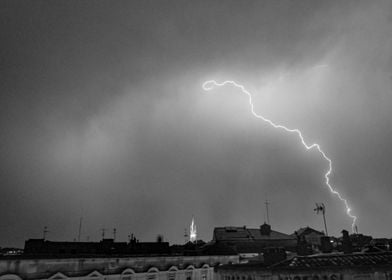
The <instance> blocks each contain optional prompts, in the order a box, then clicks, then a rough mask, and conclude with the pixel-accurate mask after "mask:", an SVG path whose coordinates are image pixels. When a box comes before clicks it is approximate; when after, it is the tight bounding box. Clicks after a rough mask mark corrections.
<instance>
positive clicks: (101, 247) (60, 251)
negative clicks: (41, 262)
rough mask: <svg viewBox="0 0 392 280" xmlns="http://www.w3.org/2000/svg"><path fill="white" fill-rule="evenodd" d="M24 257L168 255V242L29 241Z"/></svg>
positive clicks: (110, 240) (109, 240) (108, 240)
mask: <svg viewBox="0 0 392 280" xmlns="http://www.w3.org/2000/svg"><path fill="white" fill-rule="evenodd" d="M24 254H25V255H41V256H42V255H46V256H67V255H145V254H147V255H168V254H170V246H169V243H168V242H137V241H136V240H132V241H131V242H129V243H127V242H114V240H113V239H103V240H101V241H100V242H54V241H48V240H44V239H29V240H27V241H26V242H25V248H24Z"/></svg>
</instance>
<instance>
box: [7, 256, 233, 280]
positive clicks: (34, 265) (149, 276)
mask: <svg viewBox="0 0 392 280" xmlns="http://www.w3.org/2000/svg"><path fill="white" fill-rule="evenodd" d="M230 263H232V264H234V263H238V256H235V255H231V256H156V257H154V256H144V257H109V258H108V257H106V258H105V257H90V258H50V259H44V258H38V259H37V258H31V259H28V258H6V259H0V280H35V279H42V280H214V267H216V266H219V265H222V264H230Z"/></svg>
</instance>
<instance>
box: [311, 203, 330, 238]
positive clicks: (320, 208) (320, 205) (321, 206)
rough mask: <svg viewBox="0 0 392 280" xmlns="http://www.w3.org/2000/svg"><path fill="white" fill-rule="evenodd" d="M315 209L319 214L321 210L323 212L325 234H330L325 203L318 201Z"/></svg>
mask: <svg viewBox="0 0 392 280" xmlns="http://www.w3.org/2000/svg"><path fill="white" fill-rule="evenodd" d="M314 211H316V213H317V214H319V213H320V212H321V213H322V214H323V220H324V228H325V234H326V235H327V236H328V230H327V222H326V220H325V205H324V203H316V208H315V209H314Z"/></svg>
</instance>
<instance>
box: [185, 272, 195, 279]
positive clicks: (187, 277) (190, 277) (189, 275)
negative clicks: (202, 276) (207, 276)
mask: <svg viewBox="0 0 392 280" xmlns="http://www.w3.org/2000/svg"><path fill="white" fill-rule="evenodd" d="M192 275H193V271H192V270H191V271H189V270H188V271H187V272H185V279H186V280H192Z"/></svg>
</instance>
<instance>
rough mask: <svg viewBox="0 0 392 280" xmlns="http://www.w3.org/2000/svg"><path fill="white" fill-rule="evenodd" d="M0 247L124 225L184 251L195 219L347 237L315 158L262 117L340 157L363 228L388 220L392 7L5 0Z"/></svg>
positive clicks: (124, 231)
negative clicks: (320, 211)
mask: <svg viewBox="0 0 392 280" xmlns="http://www.w3.org/2000/svg"><path fill="white" fill-rule="evenodd" d="M2 6H3V7H2V9H1V12H0V13H1V17H0V18H1V22H2V24H1V25H0V28H1V30H0V34H1V35H0V36H1V42H2V45H1V47H0V51H1V64H0V67H1V68H0V71H1V84H0V89H1V103H0V104H1V105H0V106H1V107H0V108H1V111H0V117H1V119H0V124H1V129H2V135H1V137H0V156H1V159H0V160H1V162H0V172H1V176H0V183H1V187H2V196H1V204H0V213H2V214H1V220H2V224H3V226H2V231H1V233H0V234H1V235H0V241H1V242H2V243H1V244H3V245H6V244H10V245H11V244H17V245H20V244H21V243H22V241H23V240H24V239H26V238H29V237H39V236H40V232H41V229H42V228H43V226H48V227H49V228H50V230H51V233H50V235H49V237H50V238H51V239H64V240H71V239H73V238H74V237H75V236H76V234H77V227H78V220H79V216H80V215H83V217H84V230H83V236H84V238H86V236H90V238H91V239H98V238H99V236H100V235H99V228H101V227H106V228H110V227H117V228H118V232H119V234H118V236H119V238H121V239H125V238H126V236H127V235H128V233H129V232H131V231H132V232H135V233H136V234H137V235H138V236H139V237H140V238H142V239H152V238H154V236H155V235H156V234H159V233H161V234H164V235H165V236H166V237H168V238H169V240H170V241H173V242H181V241H182V234H183V228H184V227H187V226H188V224H189V222H190V219H191V217H192V215H195V216H196V222H197V224H198V229H199V231H200V235H201V237H202V238H204V239H207V240H209V239H210V238H211V234H212V229H213V227H214V226H217V225H230V224H233V225H242V224H248V225H254V226H257V225H259V224H260V223H262V222H263V221H264V215H265V214H264V210H263V209H264V206H263V202H264V200H265V199H266V198H267V197H268V199H269V200H270V201H271V211H272V218H271V220H272V223H273V227H275V228H278V229H281V230H284V231H287V232H292V231H294V230H295V229H297V228H298V227H300V226H304V225H310V226H314V227H316V228H320V226H321V223H320V222H321V221H320V219H319V217H317V216H315V215H314V213H313V212H312V208H313V203H314V202H315V201H323V202H325V203H326V204H327V205H328V206H327V207H328V219H329V220H328V222H329V226H330V228H331V231H332V232H333V233H334V234H337V233H338V232H339V231H340V230H341V229H342V228H347V229H348V228H349V227H350V219H348V218H347V217H346V216H345V215H344V214H343V213H344V207H343V204H342V203H341V202H340V201H339V200H338V199H337V198H336V197H334V196H331V195H330V194H329V192H328V190H327V189H326V187H325V186H324V185H323V183H324V182H323V176H324V172H325V171H326V169H327V166H326V163H325V162H324V161H323V160H322V158H321V157H320V155H319V154H317V153H316V152H305V151H304V149H303V147H302V146H301V145H300V143H299V141H298V139H297V138H296V137H295V136H294V135H288V134H285V133H282V132H279V131H276V130H275V129H273V128H271V127H269V126H268V125H265V124H264V123H261V122H260V121H257V120H255V119H254V118H253V117H252V116H251V114H250V112H249V107H248V104H247V100H246V98H245V97H244V96H241V95H240V94H239V92H238V91H236V90H233V89H230V88H225V89H219V90H217V91H215V92H213V93H209V94H205V93H204V92H203V91H202V90H201V83H202V82H203V81H204V80H205V79H210V78H215V79H235V80H237V81H240V82H242V83H244V84H246V86H247V88H248V89H249V90H251V91H252V93H254V94H255V98H254V100H255V103H256V109H257V111H258V112H260V113H262V114H263V115H266V116H268V117H270V118H271V119H273V120H275V121H276V122H278V123H283V124H287V125H288V126H290V127H299V128H301V129H303V132H304V135H305V137H306V138H307V139H308V140H309V142H312V141H317V142H318V143H320V144H321V145H322V147H323V148H324V149H325V150H326V151H327V154H328V155H329V156H330V157H331V158H332V159H333V161H334V166H335V172H334V173H333V177H332V182H333V183H334V185H336V187H337V189H339V190H340V191H341V192H342V193H343V194H344V196H345V197H347V198H348V199H349V201H350V205H352V208H353V211H354V212H355V214H358V216H359V228H360V230H363V231H364V232H365V233H366V232H369V233H372V234H376V235H385V234H388V233H389V231H390V227H389V226H388V225H387V224H386V223H385V220H384V219H379V218H376V217H379V216H382V217H387V216H388V215H390V212H391V207H390V203H389V201H388V197H390V186H389V182H390V181H391V179H392V178H391V175H390V170H389V169H390V168H389V165H390V164H389V162H390V158H391V149H390V146H389V143H390V142H391V138H392V133H391V132H392V127H391V121H390V120H391V113H390V109H389V107H390V105H391V101H392V100H391V98H392V97H391V79H390V77H391V67H392V65H391V46H392V44H391V39H390V38H392V36H391V35H392V34H391V30H392V28H391V6H390V3H388V1H384V2H383V1H376V2H372V3H370V2H367V1H362V2H360V1H345V2H344V3H342V2H341V1H300V2H294V1H248V2H246V4H245V3H241V2H237V1H214V2H213V3H211V2H210V1H197V2H194V1H193V2H192V1H176V2H173V1H161V2H152V1H151V2H149V1H132V2H120V1H119V2H112V1H106V2H105V1H99V2H86V1H83V2H79V1H62V2H56V3H54V2H43V1H42V2H41V1H35V2H16V1H12V2H11V1H10V2H3V3H2Z"/></svg>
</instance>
